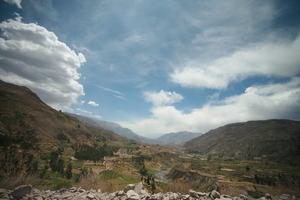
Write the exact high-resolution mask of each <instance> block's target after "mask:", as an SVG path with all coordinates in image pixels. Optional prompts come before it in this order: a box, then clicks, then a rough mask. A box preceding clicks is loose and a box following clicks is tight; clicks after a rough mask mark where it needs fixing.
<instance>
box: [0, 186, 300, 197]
mask: <svg viewBox="0 0 300 200" xmlns="http://www.w3.org/2000/svg"><path fill="white" fill-rule="evenodd" d="M8 199H14V200H45V199H49V200H68V199H75V200H76V199H78V200H79V199H80V200H81V199H87V200H139V199H142V200H177V199H178V200H196V199H200V200H251V199H253V198H250V197H247V196H245V195H240V196H238V197H231V196H228V195H221V194H220V193H219V192H217V191H215V190H213V191H212V192H209V193H202V192H196V191H193V190H190V191H189V193H188V194H181V193H174V192H166V193H156V194H150V193H149V192H148V191H147V190H146V189H145V188H144V187H143V185H142V184H141V183H139V184H130V185H127V186H126V187H125V188H124V189H123V190H121V191H117V192H112V193H108V192H101V190H97V191H96V190H84V189H82V188H76V187H72V188H69V189H60V190H56V191H51V190H43V191H41V190H38V189H36V188H32V186H31V185H21V186H19V187H17V188H15V189H14V190H7V189H0V200H8ZM259 200H298V199H297V198H295V196H291V195H288V194H282V195H280V196H278V197H272V196H271V195H269V194H266V195H265V196H264V197H261V198H260V199H259Z"/></svg>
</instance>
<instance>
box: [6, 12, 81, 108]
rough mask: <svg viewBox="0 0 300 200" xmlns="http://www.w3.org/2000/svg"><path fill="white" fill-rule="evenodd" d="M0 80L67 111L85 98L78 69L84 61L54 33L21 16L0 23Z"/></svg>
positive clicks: (79, 54)
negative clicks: (27, 89) (31, 91)
mask: <svg viewBox="0 0 300 200" xmlns="http://www.w3.org/2000/svg"><path fill="white" fill-rule="evenodd" d="M0 29H1V32H2V35H1V37H0V79H2V80H3V81H7V82H11V83H15V84H18V85H24V86H27V87H29V88H30V89H32V90H33V91H34V92H36V93H37V94H38V95H39V96H40V97H41V99H42V100H44V101H45V102H46V103H47V104H49V105H50V106H52V107H54V108H57V109H68V108H70V106H71V105H72V104H73V103H76V102H77V98H78V97H79V96H81V95H84V91H83V86H82V85H81V84H80V83H79V82H78V79H79V78H80V74H79V73H78V72H77V70H78V69H79V68H80V67H81V65H82V64H83V63H84V62H85V61H86V60H85V57H84V55H83V54H81V53H76V52H75V51H73V50H72V49H70V48H69V47H68V46H67V45H66V44H65V43H63V42H61V41H59V40H58V38H57V36H56V35H55V33H53V32H51V31H48V30H47V29H46V28H44V27H42V26H40V25H38V24H34V23H28V24H27V23H23V22H22V21H21V18H20V17H17V18H16V19H9V20H7V21H3V22H1V23H0Z"/></svg>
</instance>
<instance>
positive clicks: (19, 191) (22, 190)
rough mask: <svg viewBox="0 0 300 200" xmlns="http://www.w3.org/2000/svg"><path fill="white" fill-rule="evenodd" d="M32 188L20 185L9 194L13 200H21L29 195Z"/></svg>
mask: <svg viewBox="0 0 300 200" xmlns="http://www.w3.org/2000/svg"><path fill="white" fill-rule="evenodd" d="M31 190H32V186H31V185H20V186H18V187H16V188H15V189H14V191H13V192H12V193H11V195H12V196H13V198H14V199H21V198H22V197H24V196H25V195H27V194H29V193H31Z"/></svg>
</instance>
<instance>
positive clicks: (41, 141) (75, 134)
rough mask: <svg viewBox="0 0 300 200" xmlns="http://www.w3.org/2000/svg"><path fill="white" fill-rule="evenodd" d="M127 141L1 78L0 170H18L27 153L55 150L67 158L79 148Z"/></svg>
mask: <svg viewBox="0 0 300 200" xmlns="http://www.w3.org/2000/svg"><path fill="white" fill-rule="evenodd" d="M126 142H127V140H126V139H124V138H123V137H121V136H119V135H117V134H115V133H113V132H112V131H107V130H105V129H100V128H95V127H90V126H87V125H86V124H84V123H82V122H80V121H79V120H78V119H76V118H74V117H70V116H68V115H66V114H64V113H62V112H59V111H56V110H55V109H53V108H51V107H49V106H48V105H46V104H45V103H44V102H42V101H41V100H40V99H39V97H38V96H37V95H36V94H34V93H33V92H32V91H30V90H29V89H28V88H26V87H22V86H17V85H13V84H9V83H6V82H3V81H0V165H1V167H0V168H1V169H0V172H2V171H1V170H5V169H7V170H8V171H4V172H3V174H4V173H6V172H7V174H9V173H10V171H9V170H10V169H13V170H18V169H17V168H18V167H22V165H24V162H27V161H26V159H29V158H30V156H34V157H36V159H38V157H39V156H40V155H41V154H47V153H50V152H54V151H55V152H59V153H60V154H61V155H63V157H65V158H70V157H72V156H75V153H76V152H80V151H81V150H82V148H85V149H88V150H94V151H95V152H96V150H99V149H100V148H102V149H103V148H104V147H103V145H105V148H110V147H113V146H114V147H117V146H120V145H123V144H124V143H126ZM89 147H90V148H89ZM81 153H82V152H81ZM8 159H9V160H8ZM30 160H32V159H30ZM9 163H10V164H11V165H12V166H8V164H9ZM22 163H23V164H22ZM3 166H4V167H3ZM4 168H5V169H4ZM0 174H1V173H0Z"/></svg>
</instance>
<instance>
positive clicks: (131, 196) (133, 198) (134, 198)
mask: <svg viewBox="0 0 300 200" xmlns="http://www.w3.org/2000/svg"><path fill="white" fill-rule="evenodd" d="M126 195H127V199H128V200H138V199H140V196H139V195H138V193H136V192H135V191H133V190H128V191H127V192H126Z"/></svg>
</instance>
